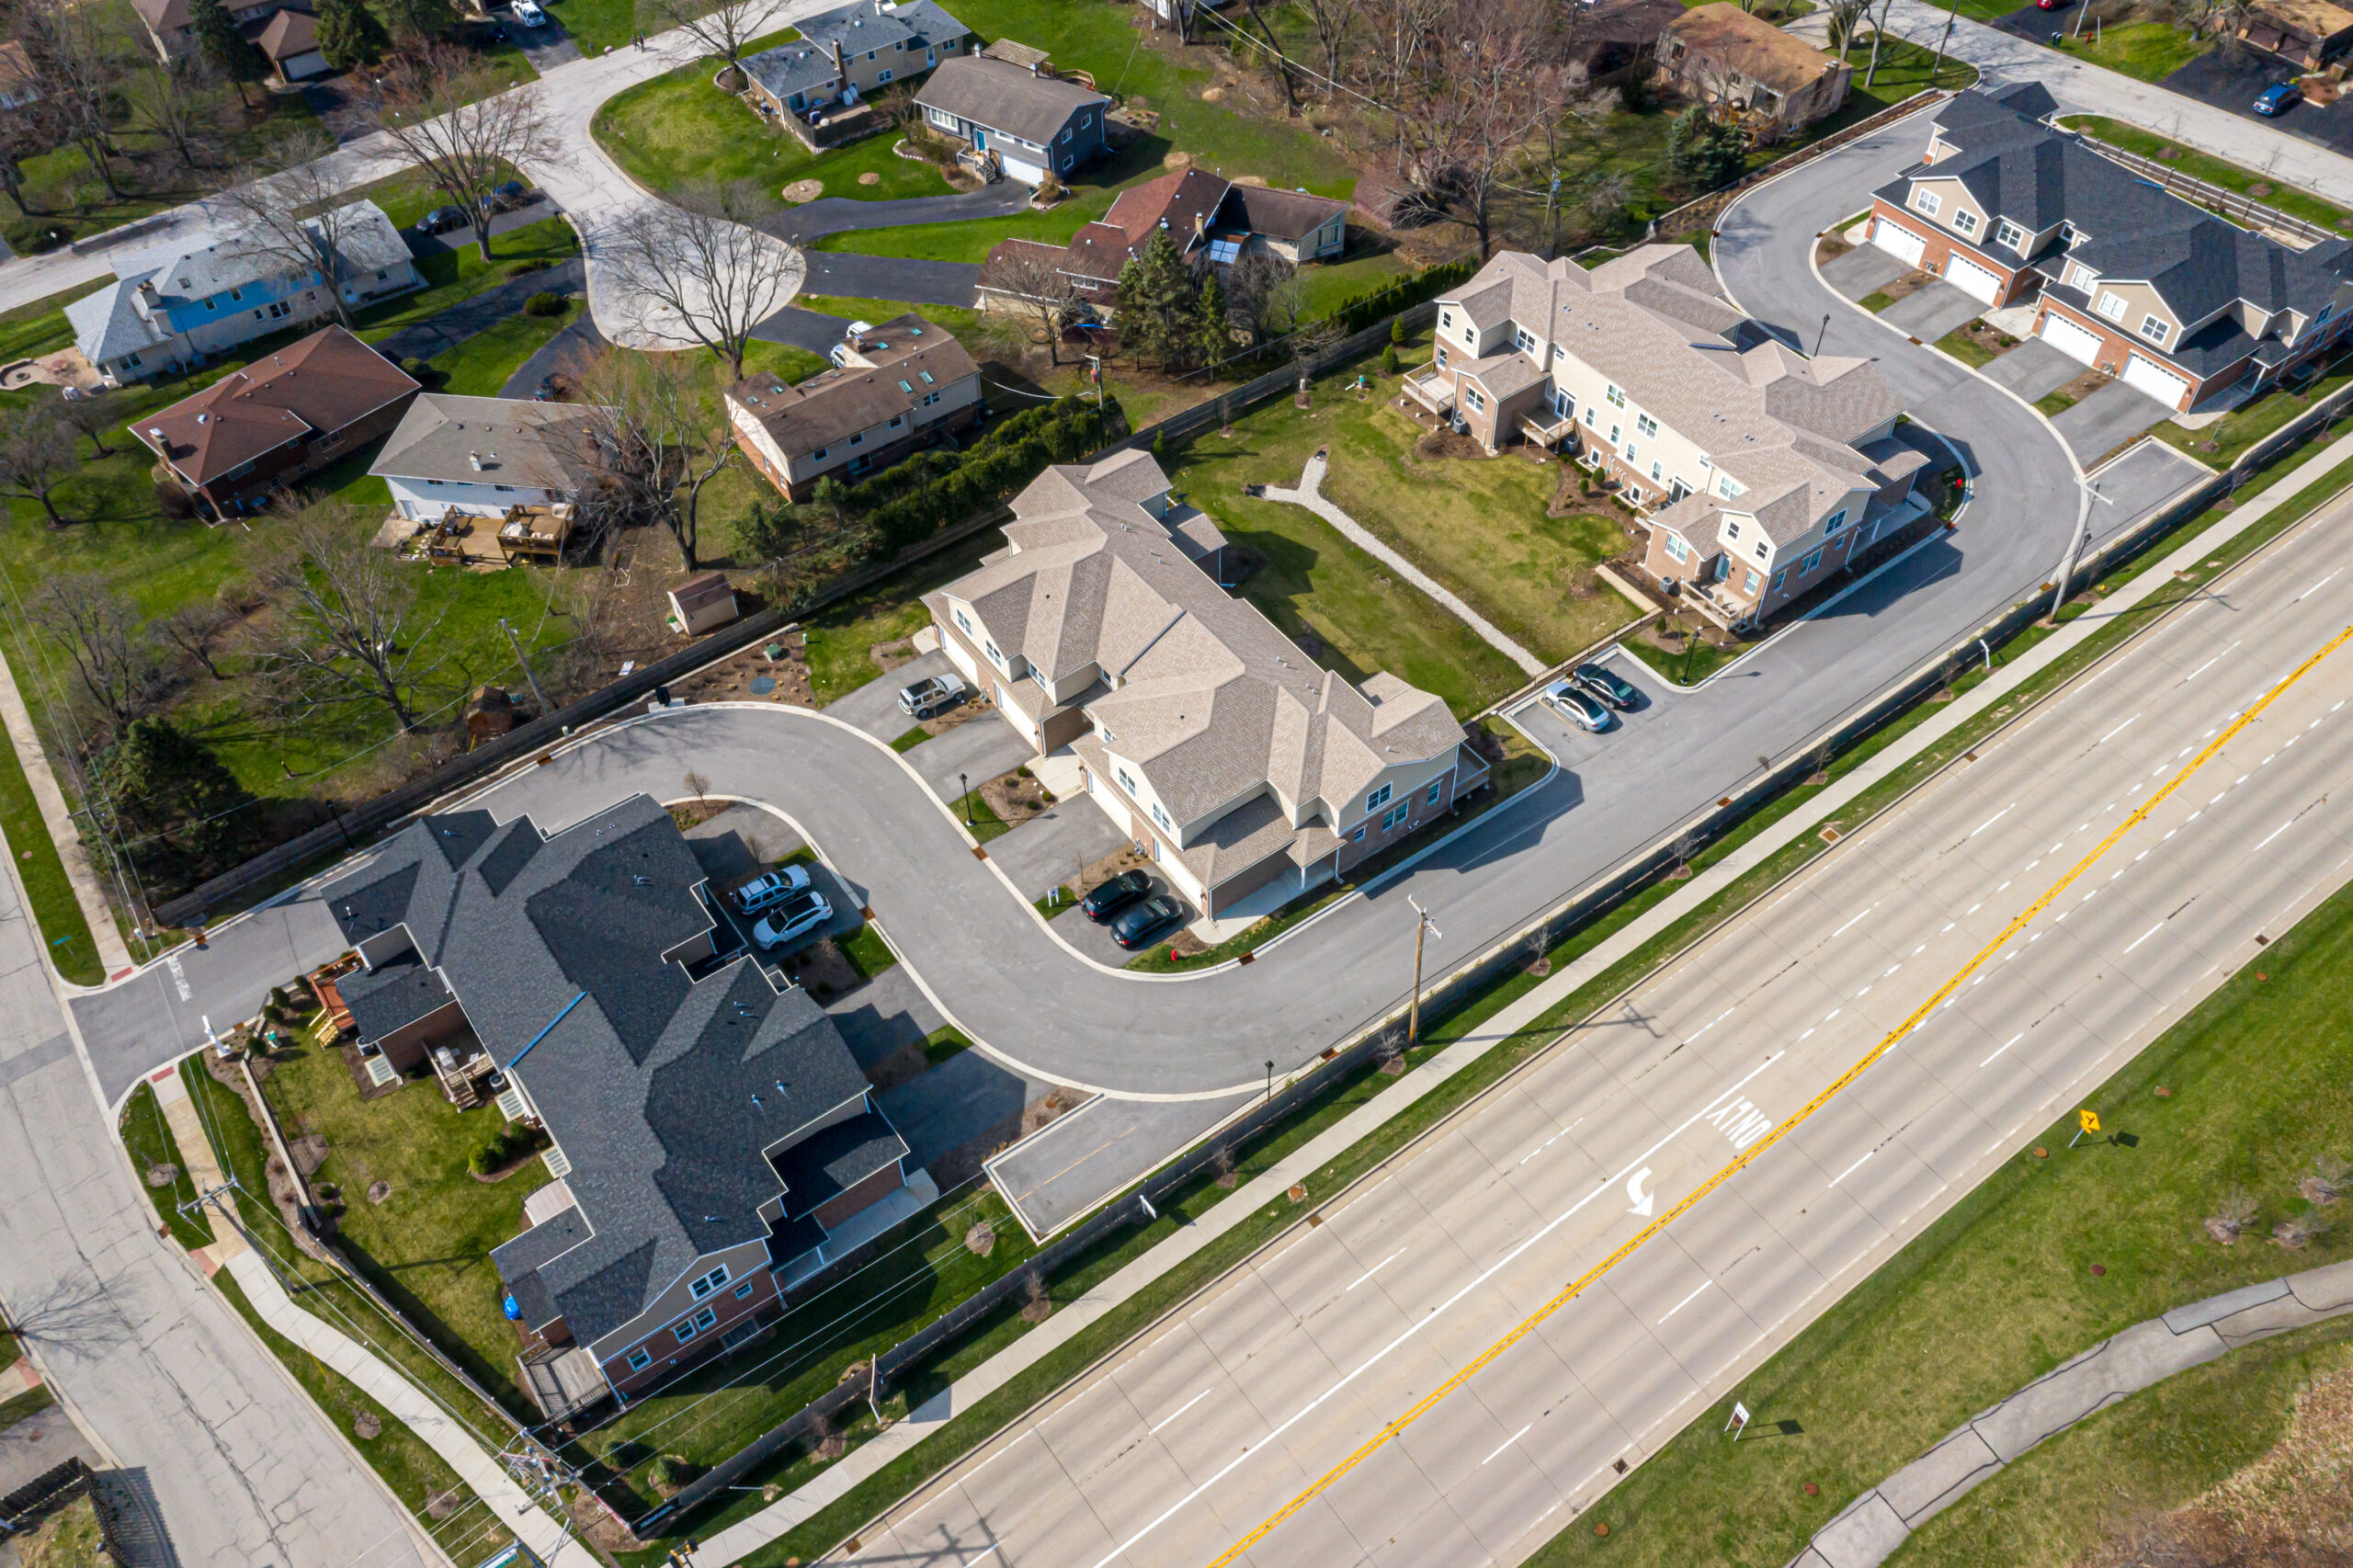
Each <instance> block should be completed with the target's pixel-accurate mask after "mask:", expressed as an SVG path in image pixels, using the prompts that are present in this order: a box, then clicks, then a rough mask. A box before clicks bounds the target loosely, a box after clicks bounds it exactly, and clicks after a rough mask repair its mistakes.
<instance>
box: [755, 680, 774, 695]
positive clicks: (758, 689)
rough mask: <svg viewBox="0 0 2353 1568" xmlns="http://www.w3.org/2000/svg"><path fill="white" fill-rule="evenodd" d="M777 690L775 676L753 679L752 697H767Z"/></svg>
mask: <svg viewBox="0 0 2353 1568" xmlns="http://www.w3.org/2000/svg"><path fill="white" fill-rule="evenodd" d="M775 689H776V677H775V676H753V677H752V695H753V696H754V697H766V696H767V694H768V693H769V692H771V691H774V690H775Z"/></svg>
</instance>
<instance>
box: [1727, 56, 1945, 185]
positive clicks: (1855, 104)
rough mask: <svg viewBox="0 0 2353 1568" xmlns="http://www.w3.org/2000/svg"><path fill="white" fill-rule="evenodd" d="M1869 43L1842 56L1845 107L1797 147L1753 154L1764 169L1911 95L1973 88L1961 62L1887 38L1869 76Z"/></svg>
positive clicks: (1809, 132) (1811, 129)
mask: <svg viewBox="0 0 2353 1568" xmlns="http://www.w3.org/2000/svg"><path fill="white" fill-rule="evenodd" d="M1872 37H1873V35H1872V34H1871V33H1869V32H1864V33H1860V34H1859V35H1857V37H1856V39H1855V46H1854V48H1852V49H1851V50H1849V51H1847V64H1848V65H1849V66H1851V67H1852V68H1853V70H1854V73H1855V83H1854V87H1853V90H1852V91H1851V92H1850V93H1849V95H1848V96H1847V102H1846V105H1845V107H1843V108H1840V109H1839V111H1838V112H1837V113H1836V114H1834V115H1832V116H1831V117H1830V118H1829V119H1824V120H1822V121H1820V122H1819V123H1817V124H1815V125H1813V126H1810V127H1808V128H1807V131H1806V133H1805V136H1804V137H1803V138H1802V140H1800V141H1790V142H1780V143H1779V144H1778V145H1775V146H1772V147H1768V148H1761V149H1759V153H1761V155H1762V158H1763V161H1765V162H1768V163H1769V162H1771V161H1772V160H1773V159H1775V158H1780V157H1786V156H1787V155H1788V154H1789V152H1790V148H1792V147H1793V146H1801V145H1802V144H1803V142H1809V141H1818V140H1820V139H1821V138H1822V137H1824V136H1827V135H1829V134H1830V133H1831V132H1832V131H1840V130H1844V129H1845V128H1846V127H1847V126H1849V125H1852V124H1854V123H1855V121H1857V120H1859V119H1870V117H1871V116H1872V115H1875V114H1877V113H1878V112H1879V111H1880V110H1881V109H1883V108H1892V107H1893V106H1894V105H1896V104H1900V103H1902V102H1903V101H1904V99H1906V98H1908V97H1912V96H1913V95H1914V94H1915V93H1918V92H1922V91H1925V90H1926V89H1927V88H1929V87H1946V88H1949V89H1951V90H1952V91H1954V92H1959V91H1961V89H1962V88H1964V87H1973V86H1975V85H1977V67H1975V66H1974V65H1972V64H1970V63H1969V62H1967V61H1965V60H1955V59H1954V58H1953V57H1952V56H1951V55H1950V54H1947V55H1946V56H1945V57H1944V61H1943V62H1942V63H1941V64H1939V63H1938V60H1937V51H1935V50H1934V49H1933V48H1930V49H1923V48H1922V47H1921V46H1920V45H1918V44H1916V43H1913V42H1911V41H1910V40H1906V39H1900V38H1896V37H1894V36H1893V35H1892V34H1891V35H1890V36H1889V38H1888V40H1887V41H1886V42H1885V43H1883V44H1881V46H1880V51H1879V69H1878V71H1876V72H1873V71H1872V70H1871V69H1870V60H1871V39H1872ZM1866 75H1869V76H1870V84H1869V85H1865V84H1864V81H1863V78H1864V77H1865V76H1866Z"/></svg>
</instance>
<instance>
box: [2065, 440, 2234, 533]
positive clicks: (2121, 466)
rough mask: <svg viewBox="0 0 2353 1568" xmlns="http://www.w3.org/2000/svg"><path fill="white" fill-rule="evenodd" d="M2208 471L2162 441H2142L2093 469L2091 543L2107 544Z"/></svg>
mask: <svg viewBox="0 0 2353 1568" xmlns="http://www.w3.org/2000/svg"><path fill="white" fill-rule="evenodd" d="M2211 472H2212V471H2211V470H2210V469H2208V468H2207V467H2206V466H2205V465H2204V464H2203V463H2200V462H2195V461H2193V460H2190V459H2189V458H2188V457H2186V456H2184V455H2183V454H2182V453H2180V452H2177V451H2176V450H2174V449H2173V448H2171V447H2168V446H2166V445H2165V443H2164V442H2163V441H2143V442H2142V443H2141V444H2140V445H2139V446H2136V447H2134V448H2133V449H2131V451H2129V452H2126V453H2125V454H2124V455H2123V456H2121V457H2120V458H2115V459H2113V460H2110V461H2109V463H2108V464H2107V465H2106V466H2105V467H2102V468H2097V469H2095V470H2093V471H2092V472H2091V474H2090V479H2091V482H2092V483H2093V485H2094V486H2095V487H2097V490H2098V492H2099V494H2100V496H2101V499H2100V500H2099V501H2098V502H2096V503H2095V504H2094V505H2093V506H2092V515H2091V518H2090V534H2089V539H2090V541H2091V543H2093V544H2094V545H2101V544H2106V543H2107V542H2108V541H2109V540H2112V539H2114V538H2115V537H2116V536H2117V535H2119V534H2120V533H2122V532H2123V531H2124V530H2125V528H2128V527H2130V526H2131V523H2132V522H2133V520H2134V519H2135V518H2139V517H2147V516H2148V515H2149V514H2150V513H2152V512H2154V511H2155V510H2156V509H2157V508H2158V507H2160V506H2164V505H2165V503H2166V502H2168V501H2170V500H2172V499H2173V498H2174V497H2175V496H2177V495H2178V494H2181V493H2182V492H2183V491H2185V490H2187V489H2188V488H2189V487H2190V486H2191V485H2193V484H2197V483H2200V481H2202V480H2204V479H2206V478H2208V477H2209V476H2210V475H2211Z"/></svg>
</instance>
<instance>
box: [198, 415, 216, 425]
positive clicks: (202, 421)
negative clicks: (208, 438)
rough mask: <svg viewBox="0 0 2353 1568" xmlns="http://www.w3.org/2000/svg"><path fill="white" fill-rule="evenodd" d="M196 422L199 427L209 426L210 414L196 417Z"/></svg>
mask: <svg viewBox="0 0 2353 1568" xmlns="http://www.w3.org/2000/svg"><path fill="white" fill-rule="evenodd" d="M196 422H197V423H198V424H199V425H210V424H211V423H212V415H210V414H199V415H197V416H196Z"/></svg>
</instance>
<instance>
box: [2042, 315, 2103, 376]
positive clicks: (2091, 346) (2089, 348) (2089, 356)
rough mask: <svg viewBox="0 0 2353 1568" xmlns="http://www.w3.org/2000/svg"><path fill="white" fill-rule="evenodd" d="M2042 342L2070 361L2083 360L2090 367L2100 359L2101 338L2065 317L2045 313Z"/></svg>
mask: <svg viewBox="0 0 2353 1568" xmlns="http://www.w3.org/2000/svg"><path fill="white" fill-rule="evenodd" d="M2042 341H2043V342H2045V343H2048V344H2049V345H2051V347H2053V348H2056V349H2057V350H2059V352H2060V353H2062V354H2064V355H2065V356H2066V357H2067V358H2070V359H2081V360H2082V361H2083V362H2084V363H2085V364H2086V365H2089V364H2091V363H2093V362H2094V361H2096V360H2097V359H2098V358H2099V350H2100V336H2099V334H2098V333H2096V332H2094V331H2092V330H2091V329H2090V328H2088V327H2081V326H2077V325H2076V324H2075V323H2074V322H2071V321H2069V320H2068V319H2067V318H2066V317H2065V316H2063V315H2057V314H2054V313H2052V312H2049V311H2045V312H2043V313H2042Z"/></svg>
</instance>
